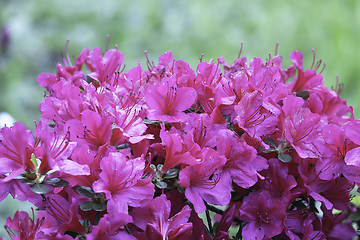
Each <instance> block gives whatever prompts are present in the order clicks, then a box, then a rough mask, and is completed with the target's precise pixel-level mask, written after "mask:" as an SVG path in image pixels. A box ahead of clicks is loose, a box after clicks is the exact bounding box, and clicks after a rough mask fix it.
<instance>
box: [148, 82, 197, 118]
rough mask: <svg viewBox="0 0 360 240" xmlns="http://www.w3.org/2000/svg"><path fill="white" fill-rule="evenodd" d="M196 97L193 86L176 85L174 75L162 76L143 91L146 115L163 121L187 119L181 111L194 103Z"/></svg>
mask: <svg viewBox="0 0 360 240" xmlns="http://www.w3.org/2000/svg"><path fill="white" fill-rule="evenodd" d="M196 97H197V94H196V91H195V90H194V89H193V88H190V87H178V86H177V84H176V78H175V76H172V77H169V78H163V79H161V81H160V82H159V83H154V84H152V85H150V86H149V87H148V88H147V90H146V92H145V100H146V104H147V106H148V110H147V111H148V116H147V117H148V119H150V120H157V121H163V122H178V121H180V122H183V121H185V120H186V119H187V115H186V114H185V113H184V112H183V111H185V110H186V109H188V108H190V107H191V106H192V105H193V104H194V103H195V100H196Z"/></svg>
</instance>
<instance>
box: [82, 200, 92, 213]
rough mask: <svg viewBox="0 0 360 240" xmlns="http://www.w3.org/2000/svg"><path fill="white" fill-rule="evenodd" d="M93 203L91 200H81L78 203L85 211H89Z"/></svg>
mask: <svg viewBox="0 0 360 240" xmlns="http://www.w3.org/2000/svg"><path fill="white" fill-rule="evenodd" d="M93 205H94V203H93V202H83V203H82V204H81V205H80V209H81V210H83V211H85V212H87V211H90V210H92V209H93Z"/></svg>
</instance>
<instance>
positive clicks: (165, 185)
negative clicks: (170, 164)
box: [155, 182, 167, 189]
mask: <svg viewBox="0 0 360 240" xmlns="http://www.w3.org/2000/svg"><path fill="white" fill-rule="evenodd" d="M155 186H156V187H158V188H161V189H162V188H166V187H167V183H166V182H156V183H155Z"/></svg>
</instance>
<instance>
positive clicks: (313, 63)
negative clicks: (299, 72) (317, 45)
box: [310, 49, 315, 69]
mask: <svg viewBox="0 0 360 240" xmlns="http://www.w3.org/2000/svg"><path fill="white" fill-rule="evenodd" d="M311 51H312V52H313V55H314V58H313V62H312V65H311V68H310V69H313V67H314V64H315V50H314V49H311Z"/></svg>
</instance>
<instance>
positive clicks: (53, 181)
mask: <svg viewBox="0 0 360 240" xmlns="http://www.w3.org/2000/svg"><path fill="white" fill-rule="evenodd" d="M59 181H60V179H59V178H47V179H45V180H44V181H43V183H45V184H49V185H53V184H55V183H57V182H59Z"/></svg>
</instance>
